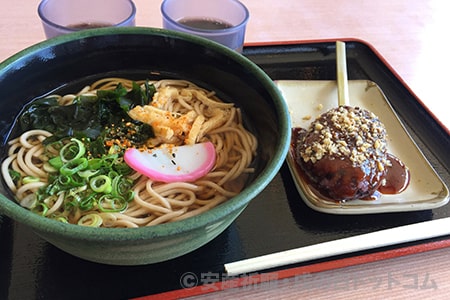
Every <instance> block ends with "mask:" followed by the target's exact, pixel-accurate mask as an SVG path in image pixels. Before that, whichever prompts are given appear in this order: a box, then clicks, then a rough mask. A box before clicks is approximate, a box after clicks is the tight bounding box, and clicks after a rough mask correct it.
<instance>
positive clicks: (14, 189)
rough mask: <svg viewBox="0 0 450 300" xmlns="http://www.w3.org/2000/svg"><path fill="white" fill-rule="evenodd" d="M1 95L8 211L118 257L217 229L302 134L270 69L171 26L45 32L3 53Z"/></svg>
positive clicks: (142, 258) (82, 246) (68, 244)
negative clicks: (49, 35)
mask: <svg viewBox="0 0 450 300" xmlns="http://www.w3.org/2000/svg"><path fill="white" fill-rule="evenodd" d="M0 99H1V100H0V124H1V126H0V131H1V136H2V144H1V152H0V155H1V163H2V170H1V172H2V173H1V176H2V180H1V181H2V182H1V185H0V192H1V195H0V214H2V215H4V216H6V217H8V218H10V219H12V220H13V221H14V222H18V223H21V224H24V225H26V226H28V227H29V228H31V230H32V231H34V232H35V233H36V234H37V235H39V236H40V237H42V238H43V239H44V240H46V241H47V242H49V243H50V244H52V245H54V246H56V247H57V248H59V249H61V250H63V251H65V252H67V253H69V254H71V255H74V256H77V257H80V258H82V259H85V260H88V261H93V262H98V263H104V264H112V265H142V264H151V263H156V262H161V261H166V260H169V259H172V258H176V257H179V256H181V255H184V254H186V253H189V252H191V251H194V250H195V249H197V248H199V247H201V246H203V245H205V244H206V243H208V242H210V241H211V240H212V239H214V238H215V237H217V236H218V235H219V234H220V233H222V232H223V231H224V230H226V229H227V227H228V226H229V225H230V224H231V223H232V222H233V221H234V220H235V219H236V218H237V217H238V216H239V214H240V213H241V212H242V211H243V210H244V209H245V208H246V207H247V205H248V204H249V202H250V201H251V200H252V199H254V198H255V197H256V196H257V195H258V194H259V193H260V192H262V190H263V189H264V188H265V187H266V186H267V185H268V184H269V183H270V182H271V180H272V179H273V178H274V176H275V175H276V174H277V172H278V171H279V169H280V167H281V165H282V163H283V162H284V159H285V156H286V154H287V151H288V146H289V142H290V129H289V124H290V122H289V113H288V109H287V107H286V104H285V103H284V101H283V99H282V97H281V95H280V93H279V91H278V89H277V88H276V86H275V85H274V84H273V82H272V80H271V79H270V78H269V77H268V76H267V74H265V73H264V72H263V71H262V70H261V69H260V68H259V67H257V66H256V65H255V64H254V63H252V62H251V61H250V60H248V59H247V58H245V57H244V56H242V55H241V54H239V53H237V52H234V51H232V50H229V49H227V48H226V47H224V46H221V45H219V44H216V43H215V42H211V41H208V40H206V39H203V38H199V37H195V36H190V35H186V34H183V33H177V32H171V31H167V30H163V29H153V28H139V27H134V28H100V29H92V30H85V31H80V32H77V33H72V34H68V35H63V36H59V37H56V38H53V39H49V40H46V41H43V42H41V43H39V44H36V45H33V46H31V47H29V48H27V49H24V50H23V51H21V52H19V53H17V54H15V55H13V56H12V57H10V58H8V59H6V60H5V61H3V62H2V63H1V64H0Z"/></svg>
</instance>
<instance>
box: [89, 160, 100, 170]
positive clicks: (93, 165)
mask: <svg viewBox="0 0 450 300" xmlns="http://www.w3.org/2000/svg"><path fill="white" fill-rule="evenodd" d="M102 165H103V160H102V159H101V158H93V159H90V160H89V161H88V168H89V169H90V170H98V169H100V168H101V167H102Z"/></svg>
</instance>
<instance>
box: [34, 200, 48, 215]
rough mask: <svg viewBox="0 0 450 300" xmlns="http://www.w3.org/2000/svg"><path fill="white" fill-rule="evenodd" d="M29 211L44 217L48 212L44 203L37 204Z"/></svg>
mask: <svg viewBox="0 0 450 300" xmlns="http://www.w3.org/2000/svg"><path fill="white" fill-rule="evenodd" d="M31 211H32V212H34V213H36V214H38V215H41V216H45V214H46V213H47V211H48V207H47V205H46V204H45V203H38V204H37V205H36V206H35V207H34V208H32V209H31Z"/></svg>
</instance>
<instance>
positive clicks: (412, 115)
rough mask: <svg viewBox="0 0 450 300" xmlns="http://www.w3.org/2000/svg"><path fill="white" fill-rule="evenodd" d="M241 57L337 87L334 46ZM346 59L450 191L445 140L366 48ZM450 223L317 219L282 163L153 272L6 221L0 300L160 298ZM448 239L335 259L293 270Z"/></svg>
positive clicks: (0, 247) (284, 47)
mask: <svg viewBox="0 0 450 300" xmlns="http://www.w3.org/2000/svg"><path fill="white" fill-rule="evenodd" d="M244 55H245V56H247V57H248V58H249V59H251V60H252V61H254V62H255V63H256V64H257V65H259V66H260V67H261V68H262V69H263V70H264V71H266V72H267V74H268V75H269V76H270V77H271V78H272V79H273V80H282V79H297V80H335V79H336V75H335V74H336V69H335V58H336V56H335V46H334V42H333V41H318V42H304V43H302V42H298V43H289V44H280V45H276V44H273V45H254V46H247V47H246V48H245V49H244ZM347 56H348V72H349V75H348V77H349V79H350V80H352V79H368V80H372V81H374V82H376V83H377V84H378V85H379V86H380V88H381V89H382V90H383V91H384V93H385V94H386V96H387V98H388V99H389V101H390V102H391V104H392V106H393V107H394V109H395V111H396V112H397V113H398V115H399V117H400V118H401V120H402V121H403V123H404V124H405V125H406V127H407V129H408V131H409V133H410V134H411V136H412V137H413V139H414V140H415V142H416V143H417V144H418V146H419V147H420V149H421V150H422V151H423V152H424V154H425V156H426V157H427V158H428V160H429V161H430V163H431V164H432V166H433V167H434V168H435V170H436V171H437V173H438V174H439V175H440V176H441V178H442V179H443V180H444V182H445V183H446V184H447V185H449V184H450V176H449V166H450V156H449V155H448V149H450V138H449V134H448V132H447V131H446V130H445V129H444V128H442V127H441V126H440V124H439V122H437V121H436V120H435V119H434V118H433V116H431V115H430V114H429V112H428V111H427V110H426V109H425V108H424V107H423V105H422V104H421V102H420V101H419V100H418V99H417V98H416V97H415V96H414V94H413V93H412V92H411V91H410V90H409V89H408V87H406V86H405V84H404V83H403V82H402V81H401V79H399V78H398V77H397V76H396V75H395V72H394V71H393V70H392V69H391V68H390V67H389V66H388V65H387V63H386V62H385V61H384V60H383V59H382V58H381V57H380V55H378V54H377V52H376V50H374V49H373V48H372V47H371V46H370V45H368V44H366V43H364V42H363V41H358V40H349V41H347ZM449 216H450V207H449V206H448V205H445V206H443V207H441V208H438V209H433V210H425V211H415V212H405V213H386V214H374V215H354V216H352V215H350V216H349V215H329V214H323V213H319V212H316V211H313V210H312V209H310V208H308V207H307V206H306V205H305V204H304V202H303V201H302V199H301V198H300V196H299V194H298V192H297V190H296V188H295V185H294V182H293V180H292V177H291V175H290V172H289V170H288V167H287V165H286V163H285V164H284V165H283V167H282V168H281V170H280V172H279V173H278V174H277V176H276V177H275V178H274V180H273V181H272V182H271V183H270V184H269V186H268V187H267V188H266V189H265V190H264V191H263V192H262V193H261V194H260V195H259V196H258V197H257V198H256V199H254V200H253V201H252V202H251V203H250V205H249V206H248V207H247V209H245V210H244V212H243V213H242V214H241V215H240V216H239V217H238V219H237V220H236V221H235V222H234V223H233V224H232V225H231V226H230V227H229V228H228V229H227V230H225V231H224V232H223V233H222V234H221V235H219V236H218V237H217V238H215V239H214V240H213V241H211V242H210V243H208V244H206V245H205V246H203V247H201V248H199V249H197V250H196V251H194V252H191V253H189V254H187V255H184V256H182V257H179V258H176V259H172V260H170V261H166V262H162V263H157V264H153V265H147V266H132V267H126V266H109V265H102V264H97V263H93V262H88V261H85V260H82V259H79V258H76V257H74V256H71V255H69V254H66V253H64V252H62V251H61V250H59V249H57V248H56V247H54V246H52V245H50V244H49V243H47V242H45V241H44V240H42V239H41V238H40V237H39V236H37V235H36V234H35V233H34V232H32V231H31V230H29V229H28V228H27V227H26V226H23V225H21V224H18V223H16V222H14V221H12V220H10V219H9V218H6V217H2V216H0V254H1V255H0V299H128V298H133V297H139V296H146V295H151V294H157V293H162V292H165V291H172V290H178V289H181V288H183V286H182V284H181V283H180V280H182V278H183V275H185V274H187V273H193V274H195V276H197V278H198V280H199V284H202V283H211V279H214V278H215V279H216V280H223V278H224V277H225V275H224V267H223V265H224V264H225V263H229V262H233V261H237V260H242V259H246V258H251V257H255V256H259V255H264V254H269V253H273V252H277V251H282V250H288V249H292V248H297V247H302V246H308V245H313V244H317V243H321V242H326V241H331V240H335V239H339V238H344V237H349V236H354V235H358V234H363V233H369V232H373V231H377V230H381V229H387V228H393V227H397V226H401V225H407V224H412V223H417V222H421V221H428V220H433V219H439V218H444V217H449ZM448 238H450V236H444V237H439V238H435V239H430V240H425V241H424V240H422V241H417V242H414V243H408V244H398V245H394V246H390V247H384V248H381V249H372V250H370V251H364V252H360V253H352V254H348V255H340V256H331V257H329V258H327V259H322V260H318V261H312V262H306V263H302V264H299V265H296V266H301V265H308V264H313V263H317V262H321V261H330V260H336V259H340V258H344V257H349V256H352V255H360V254H365V253H372V252H377V251H382V250H387V249H391V248H396V247H405V246H408V245H415V244H420V243H427V242H430V241H435V240H442V239H448ZM216 276H218V277H216ZM206 279H207V280H206ZM202 280H203V281H202ZM205 280H206V281H205Z"/></svg>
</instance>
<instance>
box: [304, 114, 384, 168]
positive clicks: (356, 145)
mask: <svg viewBox="0 0 450 300" xmlns="http://www.w3.org/2000/svg"><path fill="white" fill-rule="evenodd" d="M299 143H301V144H300V145H299V146H300V149H301V151H300V155H301V157H302V159H303V161H304V162H309V161H311V162H312V163H316V162H317V161H319V160H320V159H322V158H324V157H330V158H332V159H334V158H342V157H348V158H349V159H350V161H351V162H352V163H353V165H361V164H363V163H364V162H367V161H369V164H370V165H373V166H376V167H378V169H379V170H383V169H384V166H386V165H388V160H387V158H386V150H387V145H386V129H385V128H384V125H383V124H382V123H381V122H380V120H379V119H378V117H377V116H376V115H375V114H373V113H372V112H369V111H367V110H364V109H361V108H359V107H348V106H340V107H338V108H336V109H332V110H330V111H328V112H326V113H324V114H322V115H321V116H320V117H319V118H317V119H316V120H314V121H313V123H312V124H311V126H310V128H309V129H308V132H307V134H306V135H305V136H304V138H303V140H301V141H299Z"/></svg>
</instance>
